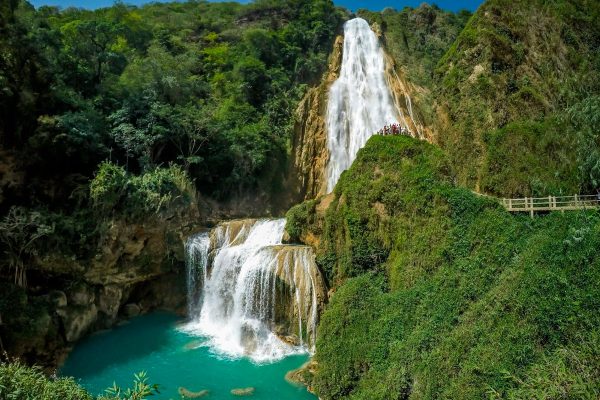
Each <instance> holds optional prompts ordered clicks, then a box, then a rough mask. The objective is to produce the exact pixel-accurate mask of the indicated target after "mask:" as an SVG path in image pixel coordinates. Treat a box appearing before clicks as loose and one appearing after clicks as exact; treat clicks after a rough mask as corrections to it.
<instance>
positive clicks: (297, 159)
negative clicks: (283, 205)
mask: <svg viewBox="0 0 600 400" xmlns="http://www.w3.org/2000/svg"><path fill="white" fill-rule="evenodd" d="M343 48H344V38H343V36H338V37H337V38H336V39H335V43H334V45H333V51H332V53H331V55H330V57H329V68H328V70H327V72H326V73H325V75H324V77H323V79H322V81H321V83H320V85H319V86H317V87H314V88H312V89H310V90H309V91H308V92H307V93H306V95H305V96H304V98H303V99H302V101H301V102H300V104H299V106H298V108H297V109H296V124H295V126H294V144H293V154H292V160H293V163H294V165H293V168H292V174H293V176H292V179H291V180H292V181H293V182H294V183H295V185H293V187H294V188H295V189H296V190H298V193H297V195H298V198H299V199H300V200H302V199H312V198H315V197H317V196H318V195H319V194H324V192H325V191H326V190H327V182H326V176H325V168H326V167H327V161H328V159H329V151H328V150H327V130H326V114H327V100H328V98H327V95H328V93H329V88H330V86H331V85H332V84H333V82H335V80H336V79H337V78H338V76H339V74H340V68H341V64H342V51H343Z"/></svg>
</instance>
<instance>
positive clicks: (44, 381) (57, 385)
mask: <svg viewBox="0 0 600 400" xmlns="http://www.w3.org/2000/svg"><path fill="white" fill-rule="evenodd" d="M157 393H158V385H152V384H149V383H148V377H147V375H146V373H145V372H140V373H137V374H134V381H133V387H132V388H126V389H123V388H120V387H118V386H117V385H116V384H115V385H113V386H111V387H110V388H108V389H106V395H105V396H98V397H96V396H92V395H91V394H90V393H88V392H87V391H86V390H85V389H83V388H82V387H81V386H79V385H78V384H77V383H76V382H75V380H74V379H73V378H60V377H56V376H52V377H48V376H46V375H44V374H43V372H42V371H41V369H40V368H37V367H28V366H25V365H23V364H22V363H21V362H19V361H14V362H6V361H0V398H1V399H7V400H9V399H10V400H31V399H35V400H144V399H146V398H147V397H149V396H153V395H154V394H157Z"/></svg>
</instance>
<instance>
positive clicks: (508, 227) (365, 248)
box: [299, 136, 600, 399]
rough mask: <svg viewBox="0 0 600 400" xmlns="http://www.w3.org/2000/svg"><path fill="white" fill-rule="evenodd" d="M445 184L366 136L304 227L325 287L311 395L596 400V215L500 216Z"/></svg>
mask: <svg viewBox="0 0 600 400" xmlns="http://www.w3.org/2000/svg"><path fill="white" fill-rule="evenodd" d="M449 171H450V169H449V168H448V163H447V161H446V157H445V156H444V155H443V153H442V152H441V151H440V150H439V149H438V148H436V147H434V146H432V145H429V144H426V143H423V142H418V141H415V140H413V139H410V138H406V137H382V136H376V137H373V138H371V139H370V140H369V142H368V144H367V146H366V147H365V148H364V149H362V150H361V151H360V152H359V155H358V159H357V161H356V162H355V163H354V164H353V166H352V167H351V169H350V170H349V171H347V172H345V173H344V174H343V175H342V178H341V179H340V181H339V183H338V185H337V187H336V189H335V192H334V199H333V201H332V202H331V205H330V206H329V207H328V209H327V211H326V212H325V213H324V214H315V213H313V215H311V216H310V217H308V218H305V220H307V221H310V220H313V221H315V223H314V224H312V225H308V226H306V227H305V229H304V231H303V232H300V234H299V236H302V235H303V234H306V232H308V231H312V232H313V233H316V234H320V235H321V242H320V246H319V249H318V261H319V262H320V263H321V267H322V268H323V270H324V271H325V272H326V274H327V276H328V278H329V280H330V282H333V283H334V286H335V287H336V292H335V294H334V295H333V297H332V298H331V303H330V304H329V305H328V307H327V309H326V311H325V313H324V315H323V317H322V320H321V324H320V327H319V333H318V342H317V353H316V356H315V357H316V360H317V361H318V363H319V367H318V372H317V375H316V376H315V378H314V380H313V386H314V388H315V389H316V391H317V393H318V394H319V396H320V397H321V398H323V399H338V398H355V399H408V398H411V399H414V398H424V399H439V398H445V399H459V398H461V399H465V398H473V399H474V398H492V399H496V398H498V399H500V398H511V399H531V398H538V399H557V398H581V399H594V398H597V397H598V395H600V392H599V389H598V388H600V368H599V364H598V362H597V361H598V355H599V352H600V341H599V339H600V332H599V331H598V326H600V319H599V316H598V313H597V309H598V307H599V306H600V300H599V299H600V291H599V288H600V257H599V255H598V252H597V249H598V246H600V242H599V240H600V239H599V238H600V236H599V235H598V233H600V215H598V213H596V212H575V213H566V214H564V215H563V214H560V213H556V214H549V215H545V216H538V217H537V218H536V219H534V220H531V219H530V218H529V217H528V216H525V215H511V214H509V213H507V212H506V211H505V210H504V209H503V208H502V207H500V206H499V205H498V204H497V203H496V202H495V201H494V200H492V199H490V198H487V197H481V196H477V195H475V194H473V193H471V192H469V191H467V190H464V189H460V188H456V187H455V186H453V184H452V182H453V179H454V178H453V176H452V175H451V173H450V172H449ZM311 209H315V208H314V207H311Z"/></svg>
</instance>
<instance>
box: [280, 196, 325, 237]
mask: <svg viewBox="0 0 600 400" xmlns="http://www.w3.org/2000/svg"><path fill="white" fill-rule="evenodd" d="M316 204H317V201H316V200H309V201H305V202H304V203H300V204H298V205H296V206H294V207H292V208H290V210H289V211H288V212H287V214H286V219H287V221H286V225H285V230H286V231H287V233H288V234H289V235H290V238H291V239H292V240H293V241H297V240H299V238H300V235H301V234H302V231H303V229H304V227H306V226H308V225H312V224H313V223H314V222H315V205H316Z"/></svg>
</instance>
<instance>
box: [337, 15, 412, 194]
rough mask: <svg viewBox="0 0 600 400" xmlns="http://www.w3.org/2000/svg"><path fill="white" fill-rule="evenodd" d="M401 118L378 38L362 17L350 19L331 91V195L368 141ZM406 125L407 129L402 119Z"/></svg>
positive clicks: (345, 29)
mask: <svg viewBox="0 0 600 400" xmlns="http://www.w3.org/2000/svg"><path fill="white" fill-rule="evenodd" d="M398 119H399V118H398V113H397V111H396V108H395V107H394V103H393V100H392V97H391V95H390V90H389V88H388V86H387V83H386V79H385V61H384V54H383V50H382V48H381V46H380V45H379V41H378V39H377V36H375V33H374V32H373V31H372V30H371V28H370V27H369V24H367V21H365V20H364V19H362V18H354V19H351V20H350V21H347V22H346V23H345V24H344V50H343V55H342V65H341V70H340V76H339V78H338V79H337V80H336V81H335V82H334V83H333V85H332V86H331V88H330V90H329V101H328V105H327V147H328V149H329V163H328V165H327V192H328V193H329V192H331V191H332V190H333V188H334V187H335V184H336V183H337V181H338V179H339V178H340V175H341V174H342V172H343V171H345V170H346V169H348V168H350V165H352V162H353V161H354V159H355V158H356V153H357V152H358V150H359V149H361V148H362V147H363V146H364V145H365V143H367V140H368V139H369V138H370V137H371V136H372V135H373V134H374V133H375V132H377V131H378V130H379V129H381V128H382V127H383V126H385V125H391V124H397V123H399V122H398ZM402 125H403V126H404V127H405V128H408V127H407V126H406V123H405V122H404V121H402Z"/></svg>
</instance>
